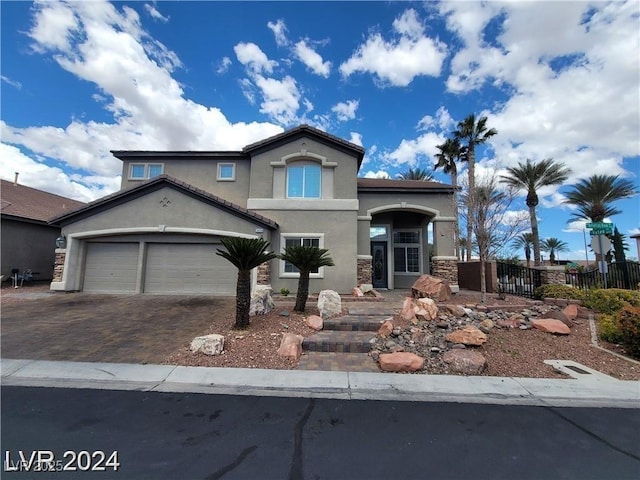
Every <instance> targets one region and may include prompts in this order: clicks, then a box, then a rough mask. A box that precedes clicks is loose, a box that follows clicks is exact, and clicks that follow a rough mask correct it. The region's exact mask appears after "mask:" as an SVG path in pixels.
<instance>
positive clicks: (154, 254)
mask: <svg viewBox="0 0 640 480" xmlns="http://www.w3.org/2000/svg"><path fill="white" fill-rule="evenodd" d="M219 247H220V245H219V244H186V243H185V244H181V243H152V244H149V245H147V261H146V268H145V282H144V291H145V293H162V294H206V295H234V294H235V282H236V278H237V274H236V269H235V267H234V266H233V265H232V264H231V263H229V262H228V261H227V260H225V259H224V258H222V257H220V256H219V255H216V249H217V248H219Z"/></svg>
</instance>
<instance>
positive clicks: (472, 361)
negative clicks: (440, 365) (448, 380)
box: [442, 349, 487, 375]
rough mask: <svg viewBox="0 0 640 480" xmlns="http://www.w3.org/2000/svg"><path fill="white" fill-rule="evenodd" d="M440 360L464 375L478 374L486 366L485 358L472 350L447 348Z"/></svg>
mask: <svg viewBox="0 0 640 480" xmlns="http://www.w3.org/2000/svg"><path fill="white" fill-rule="evenodd" d="M442 360H443V361H444V362H445V363H446V364H448V365H449V366H450V367H451V370H453V371H454V372H457V373H462V374H464V375H480V374H481V373H482V372H484V369H485V368H487V359H486V358H484V356H483V355H482V354H481V353H480V352H476V351H474V350H468V349H465V350H459V349H456V350H449V351H447V352H445V354H444V355H443V356H442Z"/></svg>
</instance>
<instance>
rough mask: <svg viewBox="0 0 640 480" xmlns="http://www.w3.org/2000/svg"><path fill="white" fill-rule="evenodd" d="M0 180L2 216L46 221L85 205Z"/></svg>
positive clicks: (0, 210)
mask: <svg viewBox="0 0 640 480" xmlns="http://www.w3.org/2000/svg"><path fill="white" fill-rule="evenodd" d="M0 182H1V183H0V197H1V202H0V213H2V216H3V217H4V216H6V217H13V218H15V219H22V220H28V221H32V222H37V223H40V222H42V223H46V222H47V221H48V220H50V219H51V218H53V217H56V216H60V215H62V214H64V213H65V212H70V211H72V210H75V209H77V208H78V207H81V206H83V205H85V204H84V203H82V202H79V201H77V200H72V199H70V198H67V197H62V196H60V195H55V194H53V193H49V192H44V191H42V190H38V189H37V188H31V187H27V186H25V185H21V184H19V183H15V182H10V181H8V180H0Z"/></svg>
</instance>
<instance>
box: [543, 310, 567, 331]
mask: <svg viewBox="0 0 640 480" xmlns="http://www.w3.org/2000/svg"><path fill="white" fill-rule="evenodd" d="M544 318H555V319H556V320H560V321H561V322H562V323H564V324H565V325H566V326H567V327H573V321H572V320H571V319H570V318H569V317H567V316H566V315H565V314H564V312H563V311H560V310H549V311H548V312H547V313H545V314H544Z"/></svg>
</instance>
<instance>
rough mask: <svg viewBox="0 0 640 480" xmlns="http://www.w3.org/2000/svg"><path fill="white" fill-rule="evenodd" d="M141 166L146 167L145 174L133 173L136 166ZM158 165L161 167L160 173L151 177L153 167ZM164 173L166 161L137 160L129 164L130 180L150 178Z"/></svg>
mask: <svg viewBox="0 0 640 480" xmlns="http://www.w3.org/2000/svg"><path fill="white" fill-rule="evenodd" d="M140 166H142V167H143V168H144V173H143V176H142V177H136V176H134V175H133V169H134V167H140ZM157 166H159V167H160V173H159V174H158V175H154V176H153V177H151V176H150V171H151V167H157ZM162 174H164V163H161V162H150V163H142V162H135V163H130V164H129V175H128V179H129V180H149V179H151V178H155V177H158V176H160V175H162Z"/></svg>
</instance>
